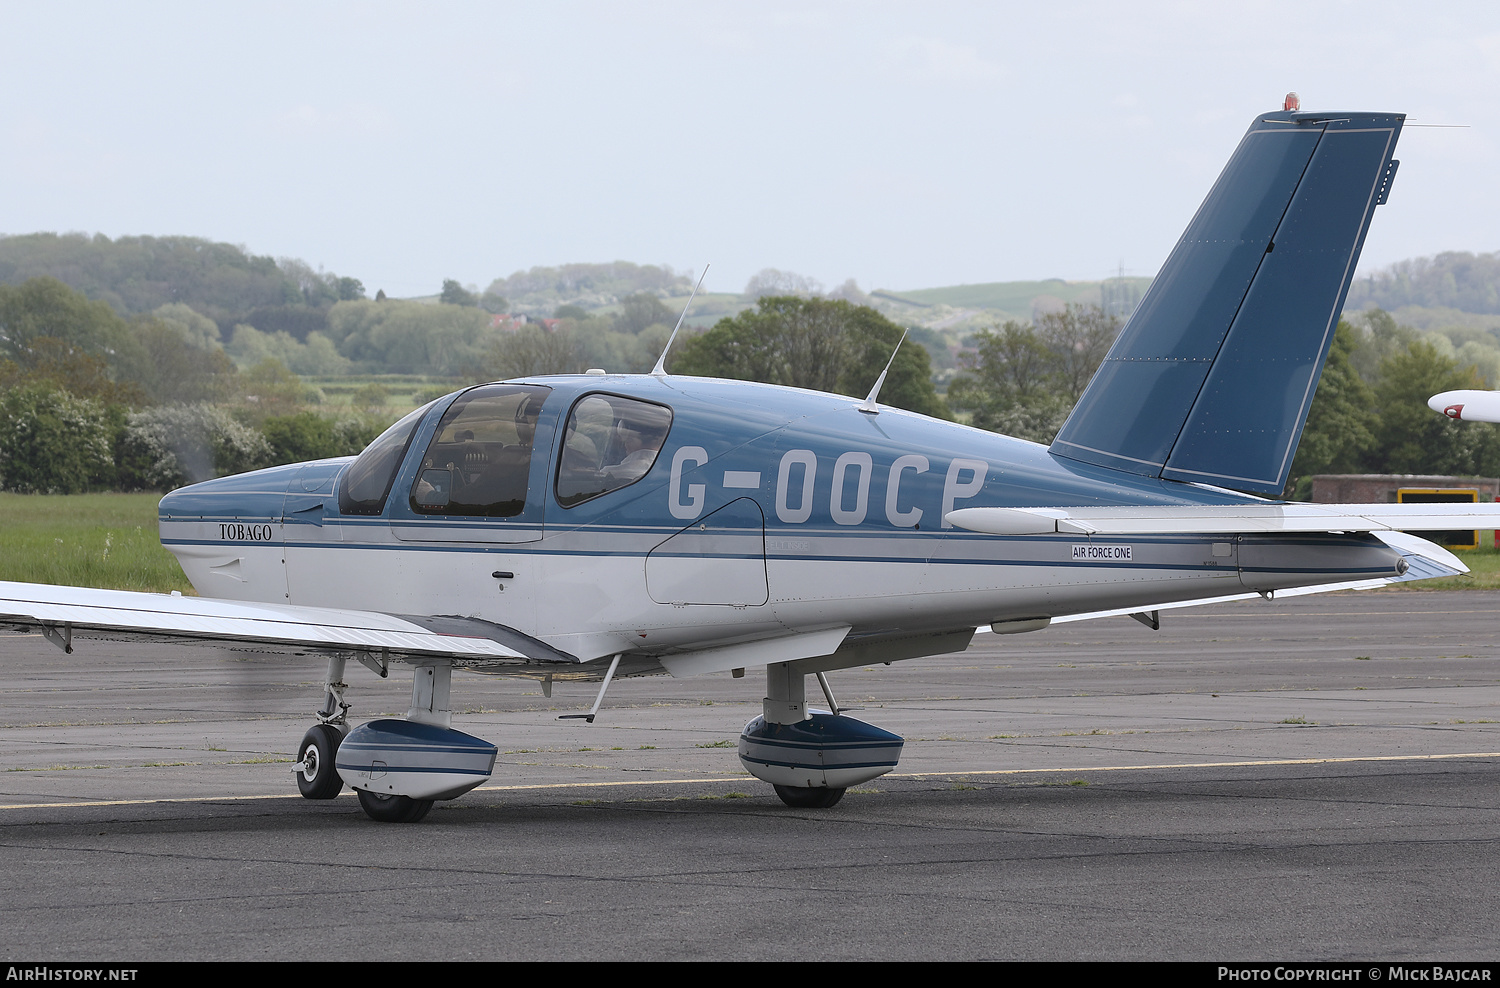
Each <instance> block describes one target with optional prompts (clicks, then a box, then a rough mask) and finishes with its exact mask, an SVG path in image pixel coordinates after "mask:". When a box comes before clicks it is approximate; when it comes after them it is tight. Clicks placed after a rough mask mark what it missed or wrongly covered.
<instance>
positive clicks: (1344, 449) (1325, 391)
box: [1292, 320, 1378, 500]
mask: <svg viewBox="0 0 1500 988" xmlns="http://www.w3.org/2000/svg"><path fill="white" fill-rule="evenodd" d="M1357 346H1358V339H1357V338H1356V336H1355V332H1354V327H1353V326H1351V325H1349V323H1347V322H1345V321H1343V320H1339V325H1338V329H1336V330H1335V331H1334V334H1333V344H1332V346H1331V347H1330V348H1329V351H1328V362H1327V363H1326V364H1324V365H1323V376H1322V377H1321V378H1320V379H1319V381H1318V390H1317V393H1316V394H1315V395H1314V396H1313V402H1312V408H1311V409H1309V411H1308V414H1307V424H1306V426H1305V427H1304V428H1303V430H1302V440H1301V442H1300V443H1299V444H1298V446H1297V455H1296V457H1295V458H1294V459H1293V460H1292V482H1293V483H1294V484H1295V485H1296V496H1297V497H1299V498H1301V499H1304V500H1305V499H1306V498H1308V497H1311V496H1312V477H1313V476H1314V475H1316V474H1320V473H1360V472H1362V471H1364V470H1365V469H1366V464H1367V462H1368V458H1369V456H1370V454H1371V453H1372V452H1373V451H1374V448H1375V433H1374V431H1373V430H1374V427H1375V425H1376V423H1377V421H1378V419H1377V416H1376V414H1375V393H1374V392H1373V391H1372V390H1371V389H1370V386H1369V385H1368V384H1366V383H1365V382H1364V379H1363V378H1361V377H1360V376H1359V372H1358V371H1357V370H1355V368H1354V364H1353V363H1352V361H1351V359H1350V356H1351V354H1353V352H1354V350H1355V348H1356V347H1357Z"/></svg>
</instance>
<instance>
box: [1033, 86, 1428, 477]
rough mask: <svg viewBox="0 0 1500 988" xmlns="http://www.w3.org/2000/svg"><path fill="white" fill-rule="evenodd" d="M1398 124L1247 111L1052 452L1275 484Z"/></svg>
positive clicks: (1302, 417)
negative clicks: (1245, 123) (1247, 119)
mask: <svg viewBox="0 0 1500 988" xmlns="http://www.w3.org/2000/svg"><path fill="white" fill-rule="evenodd" d="M1403 120H1404V117H1403V116H1402V115H1400V114H1371V113H1359V114H1349V113H1340V114H1326V113H1325V114H1315V113H1271V114H1266V115H1264V116H1261V117H1258V118H1257V119H1256V121H1255V122H1254V123H1253V124H1252V125H1251V127H1250V129H1249V131H1248V132H1247V133H1246V134H1245V137H1244V139H1243V140H1242V141H1241V142H1240V146H1239V147H1238V148H1237V149H1236V151H1235V153H1234V155H1233V156H1232V157H1231V158H1230V160H1229V163H1228V164H1227V165H1226V166H1225V168H1224V171H1223V173H1222V174H1221V175H1220V176H1219V179H1218V181H1217V182H1216V183H1215V184H1214V187H1213V189H1212V190H1211V191H1210V192H1209V194H1208V197H1207V199H1205V200H1204V203H1203V205H1202V206H1201V207H1199V210H1198V213H1197V215H1195V216H1194V217H1193V220H1192V222H1191V223H1190V224H1189V225H1188V228H1187V230H1186V231H1185V232H1184V233H1183V236H1182V239H1181V240H1179V241H1178V243H1177V246H1176V247H1175V248H1174V249H1173V251H1172V253H1171V255H1170V256H1169V257H1168V258H1167V262H1166V263H1165V264H1164V265H1163V266H1162V270H1161V272H1160V273H1159V274H1158V275H1157V277H1156V279H1155V281H1153V283H1152V285H1151V288H1150V289H1149V290H1148V291H1147V293H1146V296H1145V298H1143V299H1142V300H1141V304H1140V306H1139V307H1138V308H1137V309H1136V311H1135V313H1134V314H1133V315H1132V316H1131V318H1130V321H1129V322H1128V323H1127V324H1126V326H1125V329H1124V330H1123V331H1122V332H1121V334H1120V337H1119V339H1118V340H1116V341H1115V345H1114V346H1113V347H1112V348H1111V349H1110V352H1109V355H1108V356H1106V357H1105V359H1104V362H1103V363H1102V364H1101V366H1100V368H1099V371H1098V373H1097V374H1095V376H1094V379H1093V380H1092V381H1091V382H1090V383H1089V386H1088V388H1087V389H1086V390H1085V391H1084V394H1083V396H1082V398H1080V399H1079V402H1078V405H1077V407H1076V408H1075V409H1074V411H1073V414H1072V415H1071V416H1069V418H1068V421H1067V423H1066V424H1065V425H1064V426H1063V428H1062V430H1061V431H1060V432H1059V433H1058V435H1057V438H1056V440H1054V442H1053V444H1052V452H1053V453H1055V454H1057V455H1060V456H1066V457H1070V458H1072V459H1077V460H1082V461H1084V462H1088V463H1094V464H1098V465H1100V466H1106V467H1111V468H1114V469H1117V470H1124V471H1127V472H1129V473H1134V474H1139V475H1143V476H1159V477H1165V478H1167V479H1172V480H1187V481H1201V482H1204V483H1210V484H1215V485H1218V486H1223V487H1232V488H1235V489H1238V490H1246V491H1254V492H1257V493H1263V494H1271V495H1278V494H1280V493H1281V491H1282V489H1283V488H1284V487H1285V485H1286V481H1287V475H1288V473H1289V472H1290V469H1291V459H1292V453H1293V451H1295V449H1296V445H1297V440H1298V439H1299V438H1300V437H1301V433H1302V426H1303V424H1304V422H1305V421H1306V419H1307V412H1308V408H1309V407H1310V405H1311V402H1312V395H1313V391H1314V389H1315V387H1316V385H1317V381H1318V377H1319V375H1320V374H1321V372H1322V367H1323V362H1324V360H1325V359H1326V358H1327V356H1328V348H1329V346H1330V344H1331V343H1332V340H1333V330H1334V327H1335V325H1336V323H1337V321H1338V315H1339V312H1340V310H1341V309H1342V308H1343V303H1344V298H1345V296H1346V295H1347V293H1348V290H1349V283H1350V280H1351V279H1352V277H1353V274H1354V268H1355V264H1356V263H1357V262H1358V259H1359V252H1360V248H1361V247H1362V246H1363V244H1364V238H1365V234H1366V232H1367V231H1368V230H1369V225H1370V217H1371V214H1372V213H1373V211H1374V207H1375V206H1376V205H1377V204H1378V203H1380V202H1383V201H1384V196H1385V194H1386V192H1387V191H1388V189H1389V184H1390V178H1391V175H1392V173H1393V172H1394V168H1395V165H1396V163H1395V162H1394V161H1393V160H1392V159H1391V152H1392V151H1393V150H1394V149H1395V145H1396V140H1397V138H1398V137H1399V135H1400V131H1401V124H1402V121H1403Z"/></svg>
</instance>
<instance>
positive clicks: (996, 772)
mask: <svg viewBox="0 0 1500 988" xmlns="http://www.w3.org/2000/svg"><path fill="white" fill-rule="evenodd" d="M1467 758H1500V751H1468V752H1457V753H1454V754H1447V755H1359V756H1352V757H1348V758H1262V759H1255V760H1250V761H1233V762H1180V763H1175V764H1174V763H1163V764H1159V765H1081V766H1074V767H1071V768H1069V767H1066V766H1064V767H1061V768H1003V769H982V770H978V771H966V772H891V773H888V774H886V775H883V776H880V777H879V778H882V779H953V778H993V777H1000V776H1019V775H1078V774H1080V773H1085V772H1160V771H1163V770H1167V769H1185V768H1270V767H1275V766H1282V765H1348V764H1354V763H1359V762H1436V761H1455V760H1459V759H1467ZM755 781H756V780H755V779H753V778H751V777H750V776H748V775H736V776H718V777H715V776H705V777H703V778H698V779H632V780H627V781H620V782H541V783H530V784H525V785H514V786H479V787H478V788H476V789H474V790H473V791H474V792H541V791H544V790H548V789H606V788H616V787H622V786H687V785H703V784H705V783H719V782H726V783H727V782H737V783H745V782H755ZM871 781H872V782H873V781H875V780H873V779H872V780H871ZM343 795H352V793H345V794H343ZM301 798H302V796H301V795H300V794H298V793H276V794H274V795H260V796H187V797H178V798H171V799H95V800H86V801H78V802H62V803H5V804H0V810H56V809H67V808H69V807H78V806H83V807H98V806H152V805H156V804H171V803H247V802H252V801H255V800H263V799H301Z"/></svg>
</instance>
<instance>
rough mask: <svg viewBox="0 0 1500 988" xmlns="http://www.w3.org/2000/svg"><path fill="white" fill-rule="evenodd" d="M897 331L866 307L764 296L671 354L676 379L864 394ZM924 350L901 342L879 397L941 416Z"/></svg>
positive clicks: (942, 410)
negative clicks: (691, 377) (717, 379)
mask: <svg viewBox="0 0 1500 988" xmlns="http://www.w3.org/2000/svg"><path fill="white" fill-rule="evenodd" d="M901 335H902V330H901V327H899V326H897V325H896V324H895V323H893V322H891V321H890V320H889V319H887V318H885V316H883V315H881V314H880V313H878V312H876V311H875V310H874V309H871V308H868V307H866V306H855V305H850V304H849V303H848V302H845V301H842V300H833V299H815V298H800V297H798V296H791V295H784V296H766V297H762V298H761V299H759V300H758V301H757V302H756V307H755V308H754V309H747V310H745V311H744V312H741V313H739V314H738V315H736V316H732V317H727V318H724V319H721V320H719V322H718V323H717V324H715V325H714V327H713V328H712V329H710V330H709V331H708V332H706V333H703V334H701V335H699V336H695V337H693V338H691V339H690V340H688V341H687V342H686V343H685V344H683V345H682V349H681V351H680V354H679V355H677V356H672V357H669V358H668V359H669V369H670V370H671V371H672V372H673V373H677V374H695V375H698V376H702V377H727V378H732V379H735V380H740V381H762V382H764V383H766V384H782V385H786V386H789V387H794V388H808V389H811V390H814V391H832V392H836V393H839V394H848V395H853V396H856V397H861V398H862V397H864V396H865V394H867V393H868V392H869V390H870V387H871V386H872V385H873V384H874V383H875V380H876V378H877V377H879V375H880V371H881V370H882V369H884V367H885V365H886V362H887V361H888V360H890V359H891V353H892V351H893V350H895V347H896V344H897V342H898V341H899V340H900V339H901ZM931 375H932V368H931V363H930V361H929V360H928V357H927V351H926V350H925V349H923V347H922V346H921V345H920V344H918V343H915V342H914V341H912V340H907V341H906V343H905V344H903V345H902V347H901V350H900V351H899V352H898V353H897V354H896V360H895V363H894V364H892V366H891V371H890V374H889V375H888V376H887V378H886V382H885V386H884V388H883V389H882V390H881V393H880V400H881V401H882V402H883V403H885V404H887V405H893V406H895V407H898V408H906V409H909V410H911V411H915V412H921V413H923V414H926V415H937V416H941V417H944V418H946V417H947V410H946V409H945V408H944V407H943V403H942V400H941V399H939V398H938V396H937V393H936V391H935V390H934V389H933V387H932V376H931Z"/></svg>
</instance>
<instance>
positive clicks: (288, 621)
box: [0, 582, 579, 668]
mask: <svg viewBox="0 0 1500 988" xmlns="http://www.w3.org/2000/svg"><path fill="white" fill-rule="evenodd" d="M0 627H6V628H10V629H12V630H18V631H34V630H35V631H41V632H42V633H43V634H44V635H46V636H47V638H48V639H49V640H51V641H53V642H54V643H55V644H57V645H59V646H60V647H62V648H64V649H65V650H66V651H70V652H71V651H72V640H73V638H74V636H77V637H80V638H94V637H97V638H110V639H118V638H132V639H140V640H146V641H173V642H187V643H197V644H213V645H231V646H238V647H244V646H247V645H251V646H254V647H256V648H257V649H258V650H261V651H270V652H308V651H313V652H321V653H329V652H354V653H366V654H370V655H373V656H377V657H380V658H382V659H398V660H404V661H420V660H422V659H431V658H448V659H455V660H460V661H462V662H463V664H465V665H467V666H472V667H479V668H484V667H496V666H526V665H536V664H546V663H552V664H576V663H577V662H578V661H579V660H578V659H577V658H576V657H575V656H572V655H569V654H568V653H566V652H562V651H559V650H557V649H555V648H553V647H552V646H550V645H548V644H546V643H545V642H542V641H539V640H538V639H535V638H532V637H530V636H529V635H525V634H522V633H521V632H519V631H516V630H515V629H513V628H507V627H505V626H504V625H499V624H493V623H491V622H489V621H482V620H480V619H478V618H466V617H418V616H407V615H400V614H383V613H380V612H377V611H354V610H344V609H340V608H332V607H299V606H294V605H291V604H257V603H246V602H243V601H231V600H218V599H213V598H204V597H184V596H182V595H181V594H177V593H173V594H158V593H139V592H134V591H127V590H89V589H85V588H82V587H58V586H50V585H46V584H38V583H5V582H0Z"/></svg>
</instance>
